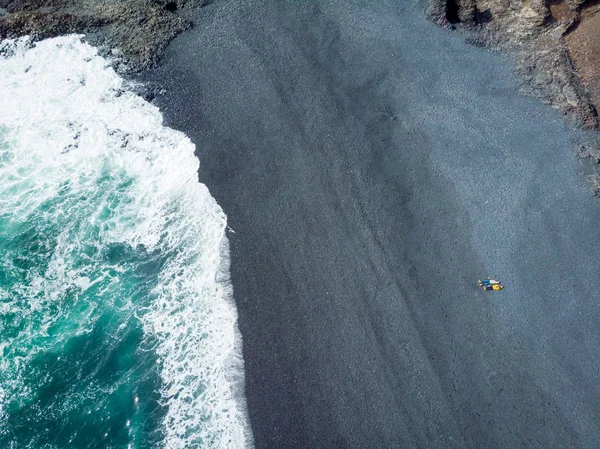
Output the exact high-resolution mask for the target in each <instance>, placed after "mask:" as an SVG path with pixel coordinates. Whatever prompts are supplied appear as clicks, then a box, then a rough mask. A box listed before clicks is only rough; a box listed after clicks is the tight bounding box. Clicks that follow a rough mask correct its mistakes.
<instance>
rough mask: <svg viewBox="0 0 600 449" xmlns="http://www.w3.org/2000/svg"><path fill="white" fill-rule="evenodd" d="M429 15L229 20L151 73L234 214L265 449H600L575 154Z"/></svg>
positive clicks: (263, 7)
mask: <svg viewBox="0 0 600 449" xmlns="http://www.w3.org/2000/svg"><path fill="white" fill-rule="evenodd" d="M425 7H426V4H425V2H421V1H407V2H392V1H382V2H359V1H357V2H341V1H336V0H329V1H321V2H252V1H226V2H216V3H214V4H213V5H211V6H210V7H207V8H204V9H203V10H201V11H200V12H198V15H197V16H196V18H195V19H194V20H195V22H196V23H197V24H198V26H196V27H194V29H192V30H191V31H190V32H188V33H186V34H184V35H182V36H180V37H178V38H176V39H175V40H174V41H173V43H172V45H171V46H170V47H169V48H168V49H167V52H166V55H165V59H164V63H163V64H162V65H161V66H160V67H159V68H158V69H157V70H156V71H153V72H149V73H146V74H145V76H146V78H147V79H148V80H149V81H152V82H157V83H160V84H161V85H163V86H164V87H165V88H166V91H165V93H164V94H163V95H161V96H159V97H158V98H157V102H158V104H159V105H160V107H161V109H162V110H163V112H164V114H165V117H166V120H167V124H168V125H169V126H173V127H175V128H178V129H181V130H182V131H184V132H185V133H186V134H187V135H188V136H190V138H191V139H192V140H193V141H194V142H195V144H196V146H197V151H198V156H199V159H200V161H201V165H200V171H199V177H200V181H201V182H203V183H205V184H206V185H207V186H208V188H209V189H210V192H211V194H212V195H213V196H214V197H215V198H216V200H217V202H218V203H219V204H220V205H221V206H222V207H223V209H224V211H225V213H226V214H227V215H228V225H229V227H230V231H229V232H228V237H229V239H230V242H231V258H232V260H231V263H232V265H231V270H232V281H233V287H234V297H235V299H236V303H237V307H238V311H239V324H240V330H241V332H242V338H243V346H244V358H245V367H246V395H247V401H248V408H249V414H250V421H251V425H252V429H253V433H254V438H255V443H256V446H257V447H261V448H263V447H294V448H298V447H349V448H350V447H352V448H359V447H360V448H382V447H445V448H453V447H455V448H479V447H485V448H508V447H539V448H549V447H576V448H589V449H592V448H596V447H600V430H599V429H600V426H598V420H599V417H600V387H599V386H598V383H597V382H596V379H597V373H598V372H599V370H600V358H598V357H597V354H598V347H599V344H600V331H599V330H598V326H597V322H598V319H599V318H600V316H599V315H600V314H599V311H598V307H597V300H598V293H597V292H598V288H597V287H598V285H597V279H599V278H600V267H599V266H598V263H597V248H596V242H597V241H598V239H599V238H600V230H599V229H598V226H597V223H598V222H599V221H600V204H598V202H597V200H596V199H595V198H593V197H592V196H591V195H589V193H588V186H587V185H586V183H585V181H584V180H583V177H581V176H579V174H578V172H579V166H578V164H577V162H576V159H575V158H574V156H573V154H572V151H571V148H573V147H574V146H575V145H576V144H577V143H578V141H579V139H583V138H584V137H585V136H584V134H583V133H580V132H575V131H573V130H570V129H569V128H568V127H567V126H566V125H565V123H564V121H563V117H562V116H561V114H560V113H559V112H558V111H556V110H553V109H551V108H550V107H547V106H545V105H543V104H541V103H540V102H539V100H537V99H535V98H532V97H525V96H521V95H519V94H518V93H517V90H518V82H517V79H516V77H515V76H514V72H513V70H514V67H513V66H512V64H511V61H510V60H509V59H508V58H505V57H502V56H501V55H498V54H493V53H491V52H489V51H488V50H485V49H482V48H477V47H475V46H470V45H468V44H466V43H465V42H464V38H463V37H461V36H460V35H457V34H452V33H449V32H448V31H447V30H444V29H442V28H439V27H437V26H436V25H434V24H433V23H430V22H428V21H427V20H426V19H425V16H424V11H425ZM487 276H493V277H497V278H499V279H500V280H502V281H503V282H504V284H505V287H506V288H505V289H504V290H503V291H502V292H500V293H498V294H495V293H483V292H481V291H480V290H478V289H477V288H476V285H475V284H476V282H477V279H480V278H483V277H487Z"/></svg>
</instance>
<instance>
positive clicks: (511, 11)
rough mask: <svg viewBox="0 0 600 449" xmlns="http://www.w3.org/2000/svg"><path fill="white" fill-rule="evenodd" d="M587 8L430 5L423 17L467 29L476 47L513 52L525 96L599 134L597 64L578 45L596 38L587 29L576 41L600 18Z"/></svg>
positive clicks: (491, 2) (441, 1) (566, 3)
mask: <svg viewBox="0 0 600 449" xmlns="http://www.w3.org/2000/svg"><path fill="white" fill-rule="evenodd" d="M588 3H590V2H589V1H586V0H430V2H429V7H428V11H427V13H428V16H429V18H430V19H431V20H433V21H435V22H437V23H438V24H440V25H442V26H447V27H453V28H460V29H465V30H470V31H471V35H470V37H469V40H470V41H471V42H472V43H474V44H476V45H482V46H487V47H491V48H494V49H497V50H501V51H508V52H511V53H513V54H514V55H515V59H516V63H517V73H518V74H519V75H520V78H521V80H522V83H523V84H522V90H523V92H525V93H528V94H532V95H535V96H537V97H539V98H541V99H542V101H544V102H547V103H550V104H551V105H552V106H554V107H556V108H558V109H560V110H561V111H562V112H563V113H565V115H567V117H570V118H573V119H574V120H576V121H577V122H578V123H579V124H580V125H581V126H583V127H584V128H591V129H598V127H599V125H600V122H599V120H598V113H597V106H600V65H599V64H597V61H598V60H597V59H594V58H593V57H590V54H591V53H592V50H591V48H585V47H583V46H582V45H580V41H581V40H582V39H585V38H587V36H588V35H593V36H598V37H599V38H600V35H599V34H598V33H597V32H596V33H595V34H594V32H593V30H590V31H587V32H586V33H585V34H586V36H585V37H582V38H579V39H576V38H575V37H574V36H576V30H577V29H579V28H582V27H585V24H586V23H587V21H588V20H590V18H591V17H595V18H596V19H595V20H598V21H600V15H599V16H595V13H594V14H591V13H590V12H588V13H586V8H587V6H586V5H587V4H588ZM598 25H599V27H600V23H599V24H598ZM598 31H600V28H599V29H598ZM580 34H581V33H580ZM584 74H587V75H586V76H583V75H584ZM591 80H595V81H594V82H595V83H596V84H594V82H591Z"/></svg>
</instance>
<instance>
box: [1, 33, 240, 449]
mask: <svg viewBox="0 0 600 449" xmlns="http://www.w3.org/2000/svg"><path fill="white" fill-rule="evenodd" d="M0 92H1V96H2V98H1V103H2V107H1V108H0V179H1V180H2V181H1V183H0V351H1V355H2V357H1V359H0V446H1V447H8V448H10V447H14V448H17V447H19V448H20V447H31V448H40V447H67V446H68V447H128V448H138V447H139V448H142V447H167V448H194V447H202V448H217V447H218V448H222V447H228V448H229V447H231V448H234V447H235V448H238V447H249V446H251V441H252V438H251V433H250V428H249V424H248V419H247V414H246V410H245V399H244V397H243V394H242V386H243V364H242V359H241V347H240V346H241V345H240V339H239V333H238V330H237V315H236V309H235V305H234V303H233V301H232V291H231V287H230V283H229V277H228V276H229V274H228V273H229V265H228V264H229V261H228V244H227V239H226V237H225V226H226V217H225V214H224V213H223V211H222V210H221V208H220V207H219V206H218V205H217V203H216V202H215V200H214V199H213V198H212V197H211V196H210V194H209V192H208V190H207V188H206V187H205V186H204V185H203V184H200V183H199V182H198V180H197V169H198V164H199V162H198V160H197V158H196V157H195V156H194V145H193V144H192V143H191V141H190V140H189V139H188V138H187V137H186V136H185V135H184V134H182V133H181V132H178V131H175V130H172V129H169V128H167V127H165V126H163V124H162V116H161V114H160V111H159V110H158V109H157V108H156V107H154V106H153V105H151V104H149V103H147V102H146V101H144V100H143V99H142V98H141V97H139V96H137V95H135V94H134V93H133V92H132V91H131V90H130V89H128V87H127V83H126V82H125V81H124V80H123V79H121V78H120V77H119V76H118V75H117V74H116V73H115V72H114V71H113V69H112V68H111V66H110V63H109V62H108V61H106V60H105V59H103V58H102V57H100V56H99V55H98V54H97V51H96V49H94V48H93V47H91V46H89V45H88V44H86V43H84V42H82V38H81V36H74V35H72V36H66V37H59V38H54V39H48V40H44V41H41V42H38V43H36V44H33V43H31V42H30V41H29V40H28V39H26V38H25V39H19V40H9V41H4V42H2V44H0Z"/></svg>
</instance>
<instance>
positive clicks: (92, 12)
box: [0, 0, 206, 71]
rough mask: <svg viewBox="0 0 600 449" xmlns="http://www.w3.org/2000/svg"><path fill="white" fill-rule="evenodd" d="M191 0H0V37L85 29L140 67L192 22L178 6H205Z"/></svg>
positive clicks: (129, 64)
mask: <svg viewBox="0 0 600 449" xmlns="http://www.w3.org/2000/svg"><path fill="white" fill-rule="evenodd" d="M205 3H206V1H204V2H202V1H194V0H178V1H167V0H161V1H158V0H123V1H119V2H115V1H111V0H0V39H5V38H15V37H19V36H23V35H30V36H32V37H33V38H34V39H36V40H37V39H44V38H47V37H53V36H58V35H61V34H66V33H86V35H87V39H88V40H89V41H90V42H91V43H92V44H94V45H97V46H99V47H101V49H103V51H105V52H106V53H108V52H111V56H112V57H113V59H115V57H118V58H119V59H121V60H122V61H123V62H125V64H122V65H120V66H119V65H117V68H119V69H121V70H122V71H138V70H141V69H145V68H148V67H150V66H152V65H153V64H155V63H156V61H157V60H158V57H159V56H160V54H161V52H162V51H163V50H164V48H165V47H166V45H167V44H168V43H169V42H170V41H171V39H173V38H174V37H175V36H176V35H177V34H179V33H181V32H182V31H184V30H185V29H187V28H188V27H190V26H191V24H190V22H189V21H187V20H186V19H184V18H183V17H181V16H180V15H179V14H177V12H178V11H179V10H180V9H181V8H189V7H192V6H203V5H204V4H205Z"/></svg>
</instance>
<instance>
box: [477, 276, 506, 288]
mask: <svg viewBox="0 0 600 449" xmlns="http://www.w3.org/2000/svg"><path fill="white" fill-rule="evenodd" d="M477 285H478V286H479V287H481V288H482V289H483V290H484V291H488V290H495V291H500V290H502V289H503V288H504V287H503V286H502V284H501V283H500V281H497V280H495V279H483V280H479V281H477Z"/></svg>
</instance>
